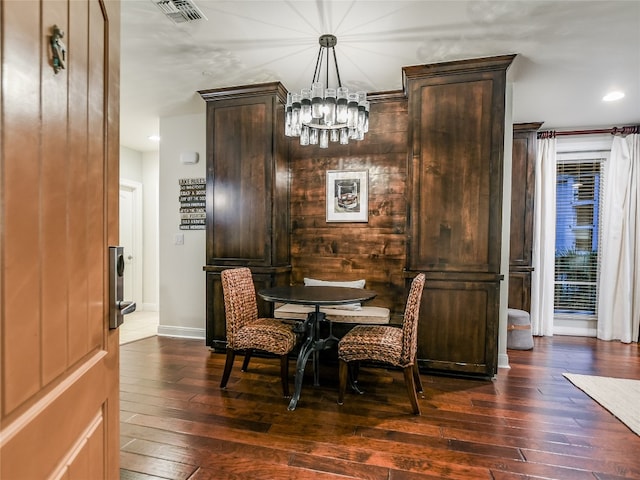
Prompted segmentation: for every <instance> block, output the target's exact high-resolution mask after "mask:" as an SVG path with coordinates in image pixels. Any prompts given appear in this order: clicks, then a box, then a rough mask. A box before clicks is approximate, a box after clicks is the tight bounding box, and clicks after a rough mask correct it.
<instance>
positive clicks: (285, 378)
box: [280, 353, 289, 398]
mask: <svg viewBox="0 0 640 480" xmlns="http://www.w3.org/2000/svg"><path fill="white" fill-rule="evenodd" d="M280 377H281V379H282V395H284V397H285V398H287V397H289V356H288V355H287V354H286V353H285V354H284V355H282V356H281V357H280Z"/></svg>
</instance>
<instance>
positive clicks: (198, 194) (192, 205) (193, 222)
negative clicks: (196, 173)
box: [178, 178, 207, 230]
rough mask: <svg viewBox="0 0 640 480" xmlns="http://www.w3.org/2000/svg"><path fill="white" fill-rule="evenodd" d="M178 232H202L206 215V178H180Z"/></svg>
mask: <svg viewBox="0 0 640 480" xmlns="http://www.w3.org/2000/svg"><path fill="white" fill-rule="evenodd" d="M178 182H179V183H180V196H179V198H178V200H179V201H180V230H204V227H205V219H206V218H207V213H206V189H207V180H206V178H181V179H179V180H178Z"/></svg>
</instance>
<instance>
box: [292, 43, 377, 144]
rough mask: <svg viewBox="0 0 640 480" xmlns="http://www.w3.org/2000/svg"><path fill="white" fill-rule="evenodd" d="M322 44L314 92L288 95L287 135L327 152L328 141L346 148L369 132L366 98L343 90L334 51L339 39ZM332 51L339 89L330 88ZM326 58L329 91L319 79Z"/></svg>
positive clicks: (313, 87)
mask: <svg viewBox="0 0 640 480" xmlns="http://www.w3.org/2000/svg"><path fill="white" fill-rule="evenodd" d="M319 43H320V50H319V51H318V59H317V60H316V68H315V72H314V73H313V80H312V82H311V88H303V89H302V90H301V92H300V93H291V92H289V93H288V94H287V105H286V118H285V135H287V136H288V137H300V145H320V148H327V147H328V146H329V141H332V142H340V143H341V144H343V145H346V144H348V143H349V140H350V139H351V140H362V139H363V138H364V134H365V133H366V132H368V131H369V102H368V101H367V94H366V93H365V92H355V93H350V92H349V89H348V88H346V87H343V86H342V82H341V81H340V71H339V70H338V59H337V58H336V51H335V48H334V47H335V46H336V43H338V39H337V38H336V37H335V36H334V35H328V34H327V35H321V36H320V39H319ZM330 51H331V53H333V63H334V65H335V75H336V78H337V84H338V86H337V88H335V87H332V88H329V53H330ZM323 58H326V62H325V77H324V78H325V83H326V85H327V88H326V89H325V88H324V87H323V83H322V81H321V77H320V75H321V70H322V63H323Z"/></svg>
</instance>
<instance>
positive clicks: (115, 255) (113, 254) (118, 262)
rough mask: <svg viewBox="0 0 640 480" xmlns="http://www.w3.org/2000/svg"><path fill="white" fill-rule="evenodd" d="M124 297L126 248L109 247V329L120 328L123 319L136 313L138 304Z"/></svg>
mask: <svg viewBox="0 0 640 480" xmlns="http://www.w3.org/2000/svg"><path fill="white" fill-rule="evenodd" d="M122 297H124V247H109V328H111V329H113V328H118V327H119V326H120V325H122V322H124V319H123V317H124V316H125V315H127V314H128V313H132V312H135V310H136V303H135V302H129V301H125V300H123V298H122Z"/></svg>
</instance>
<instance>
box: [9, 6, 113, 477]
mask: <svg viewBox="0 0 640 480" xmlns="http://www.w3.org/2000/svg"><path fill="white" fill-rule="evenodd" d="M1 9H2V10H1V16H0V21H1V24H2V27H1V28H2V47H1V55H2V57H1V65H2V67H1V68H2V71H1V75H2V103H1V105H2V107H1V108H2V112H1V117H0V118H1V120H0V121H1V122H2V123H1V124H0V132H1V137H0V138H1V145H0V150H1V155H2V168H1V169H0V175H1V177H0V185H1V186H0V192H1V193H0V206H1V207H0V225H2V229H1V232H2V233H1V235H0V305H1V306H0V309H1V310H0V311H1V319H0V328H1V334H2V337H1V340H0V348H1V359H2V360H1V366H0V389H1V397H0V398H1V400H0V457H1V458H0V478H2V479H7V480H9V479H21V480H22V479H36V478H37V479H42V478H67V479H75V478H78V479H99V478H118V477H119V438H118V437H119V412H118V410H119V405H118V373H119V360H118V332H117V330H113V331H112V330H109V328H108V307H109V304H108V292H109V286H108V278H109V276H108V271H107V260H108V246H109V245H116V244H117V240H118V173H119V172H118V156H119V152H118V117H119V111H118V110H119V108H118V102H119V98H118V87H119V83H118V82H119V37H120V32H119V16H120V6H119V3H118V2H117V1H112V0H109V1H108V2H104V3H103V2H100V1H98V0H47V1H21V2H18V1H3V2H2V5H1ZM54 25H57V26H58V27H59V28H60V29H61V30H62V31H63V32H64V38H63V39H62V42H63V43H65V44H66V54H65V60H66V65H65V67H66V68H64V69H62V70H60V71H59V72H58V73H55V72H54V69H53V66H52V65H53V63H52V54H51V52H52V49H51V46H50V36H51V34H52V31H53V26H54Z"/></svg>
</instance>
